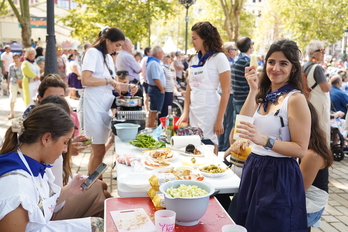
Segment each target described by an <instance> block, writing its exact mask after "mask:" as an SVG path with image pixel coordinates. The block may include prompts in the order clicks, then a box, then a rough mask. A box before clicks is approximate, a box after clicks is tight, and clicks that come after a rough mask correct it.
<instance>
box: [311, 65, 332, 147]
mask: <svg viewBox="0 0 348 232" xmlns="http://www.w3.org/2000/svg"><path fill="white" fill-rule="evenodd" d="M313 72H314V70H313ZM311 76H312V77H313V78H308V79H307V82H308V86H313V85H314V83H315V80H314V75H311ZM308 100H309V102H310V103H312V105H313V106H314V108H315V109H316V110H317V113H318V117H319V125H320V127H321V128H322V130H323V131H324V132H325V137H326V142H327V145H328V146H329V147H330V93H329V92H323V90H321V88H320V86H319V84H318V85H317V86H316V87H315V88H314V89H312V91H311V92H310V94H309V99H308Z"/></svg>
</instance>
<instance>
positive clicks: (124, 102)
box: [116, 96, 143, 107]
mask: <svg viewBox="0 0 348 232" xmlns="http://www.w3.org/2000/svg"><path fill="white" fill-rule="evenodd" d="M142 99H143V98H142V97H138V96H134V97H129V96H126V97H124V99H120V97H116V105H118V106H126V107H134V106H141V103H142Z"/></svg>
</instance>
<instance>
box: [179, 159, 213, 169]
mask: <svg viewBox="0 0 348 232" xmlns="http://www.w3.org/2000/svg"><path fill="white" fill-rule="evenodd" d="M191 159H192V157H184V158H182V159H181V163H182V164H183V165H184V166H191V167H200V166H203V165H205V166H206V165H207V164H208V161H207V160H206V159H204V158H199V157H197V158H196V162H195V163H192V161H191Z"/></svg>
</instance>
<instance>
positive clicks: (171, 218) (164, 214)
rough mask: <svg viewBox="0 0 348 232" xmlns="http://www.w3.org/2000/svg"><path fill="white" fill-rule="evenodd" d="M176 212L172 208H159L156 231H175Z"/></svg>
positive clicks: (156, 215)
mask: <svg viewBox="0 0 348 232" xmlns="http://www.w3.org/2000/svg"><path fill="white" fill-rule="evenodd" d="M175 216H176V213H175V212H174V211H172V210H167V209H163V210H158V211H156V212H155V226H156V232H173V231H174V229H175Z"/></svg>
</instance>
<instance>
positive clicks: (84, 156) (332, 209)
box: [0, 95, 348, 232]
mask: <svg viewBox="0 0 348 232" xmlns="http://www.w3.org/2000/svg"><path fill="white" fill-rule="evenodd" d="M67 100H68V102H69V103H70V105H71V106H72V107H73V108H74V107H76V106H77V101H76V100H71V99H69V98H67ZM9 107H10V106H9V99H8V97H7V96H2V95H1V96H0V136H1V137H3V136H4V134H5V132H6V130H7V128H8V127H9V126H10V120H8V119H7V115H8V113H9ZM24 110H25V107H24V104H23V101H22V99H21V97H20V96H18V98H17V102H16V106H15V115H16V116H21V115H22V112H23V111H24ZM116 147H117V144H116ZM89 156H90V149H86V150H85V151H83V152H81V153H80V154H79V155H78V156H75V157H73V165H72V168H73V171H74V172H79V173H82V174H87V164H88V160H89ZM114 161H115V156H114V147H111V148H110V149H109V151H108V152H107V154H106V156H105V159H104V162H105V163H106V164H108V165H109V168H108V170H107V171H106V172H105V173H104V175H103V179H104V181H105V182H106V183H107V184H108V186H109V189H108V190H109V191H110V192H111V195H112V196H114V197H118V194H117V181H116V180H114V179H113V178H112V177H113V176H114V174H115V172H116V170H115V169H111V167H112V166H113V163H114ZM329 188H330V189H329V191H330V198H329V204H328V205H327V207H326V209H325V212H324V214H323V216H322V218H321V227H320V228H312V231H313V232H321V231H323V232H339V231H341V232H347V231H348V156H346V157H345V159H343V160H342V161H341V162H336V161H335V162H334V164H333V167H332V168H330V184H329Z"/></svg>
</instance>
